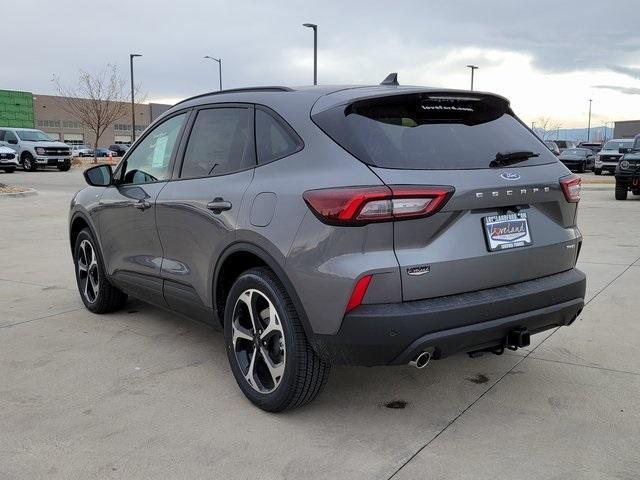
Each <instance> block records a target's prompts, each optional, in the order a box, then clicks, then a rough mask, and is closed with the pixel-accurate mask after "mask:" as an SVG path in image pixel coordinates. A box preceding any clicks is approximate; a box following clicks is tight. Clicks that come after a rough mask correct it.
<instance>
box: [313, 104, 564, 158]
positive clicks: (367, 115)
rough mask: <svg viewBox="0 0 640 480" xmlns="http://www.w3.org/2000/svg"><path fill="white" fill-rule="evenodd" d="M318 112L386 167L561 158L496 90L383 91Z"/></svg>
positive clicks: (348, 142) (337, 133)
mask: <svg viewBox="0 0 640 480" xmlns="http://www.w3.org/2000/svg"><path fill="white" fill-rule="evenodd" d="M312 118H313V121H314V122H315V123H316V124H317V125H318V126H319V127H320V128H322V130H324V131H325V132H326V133H327V134H328V135H329V136H330V137H331V138H333V139H334V140H335V141H336V142H337V143H338V144H340V145H341V146H342V147H343V148H345V149H346V150H347V151H349V152H350V153H351V154H352V155H354V156H356V157H357V158H358V159H360V160H361V161H363V162H365V163H367V164H369V165H374V166H378V167H383V168H401V169H420V170H432V169H438V170H441V169H470V168H489V163H490V162H491V161H492V160H494V159H495V158H496V154H498V153H507V152H515V151H530V152H534V153H537V154H539V156H538V157H532V158H530V159H528V160H526V161H521V162H518V163H517V164H515V165H514V166H518V167H521V166H530V165H541V164H545V163H553V162H556V161H557V160H556V158H555V156H554V155H553V154H552V153H551V152H550V151H549V150H548V149H547V147H546V146H545V145H544V143H542V141H540V140H539V139H538V137H536V136H535V135H534V134H533V133H531V132H530V131H529V130H528V129H527V128H526V127H525V126H524V125H523V124H522V123H521V122H520V121H519V120H518V119H517V118H515V116H514V114H513V112H512V111H511V109H510V108H509V105H508V104H507V102H506V101H504V100H503V99H500V98H498V97H493V96H471V95H467V96H460V95H454V96H452V95H437V94H433V93H414V94H408V95H394V96H387V97H377V98H374V99H367V100H360V101H356V102H354V103H352V104H350V105H348V106H346V107H345V106H344V105H341V106H338V107H335V108H332V109H329V110H326V111H323V112H320V113H318V114H315V115H313V117H312Z"/></svg>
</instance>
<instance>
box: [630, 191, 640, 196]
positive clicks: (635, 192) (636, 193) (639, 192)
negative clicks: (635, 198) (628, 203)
mask: <svg viewBox="0 0 640 480" xmlns="http://www.w3.org/2000/svg"><path fill="white" fill-rule="evenodd" d="M631 193H633V194H634V195H640V190H632V192H631Z"/></svg>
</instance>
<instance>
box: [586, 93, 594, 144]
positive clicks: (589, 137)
mask: <svg viewBox="0 0 640 480" xmlns="http://www.w3.org/2000/svg"><path fill="white" fill-rule="evenodd" d="M592 101H593V100H591V99H589V123H588V124H587V142H588V141H589V140H590V139H591V102H592Z"/></svg>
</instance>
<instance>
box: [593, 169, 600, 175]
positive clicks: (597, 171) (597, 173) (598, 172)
mask: <svg viewBox="0 0 640 480" xmlns="http://www.w3.org/2000/svg"><path fill="white" fill-rule="evenodd" d="M593 173H594V174H595V175H602V169H601V168H594V169H593Z"/></svg>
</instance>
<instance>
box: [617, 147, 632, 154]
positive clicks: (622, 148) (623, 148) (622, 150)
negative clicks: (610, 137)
mask: <svg viewBox="0 0 640 480" xmlns="http://www.w3.org/2000/svg"><path fill="white" fill-rule="evenodd" d="M630 151H631V149H630V148H625V147H620V148H619V149H618V153H622V154H623V155H624V154H625V153H629V152H630Z"/></svg>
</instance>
